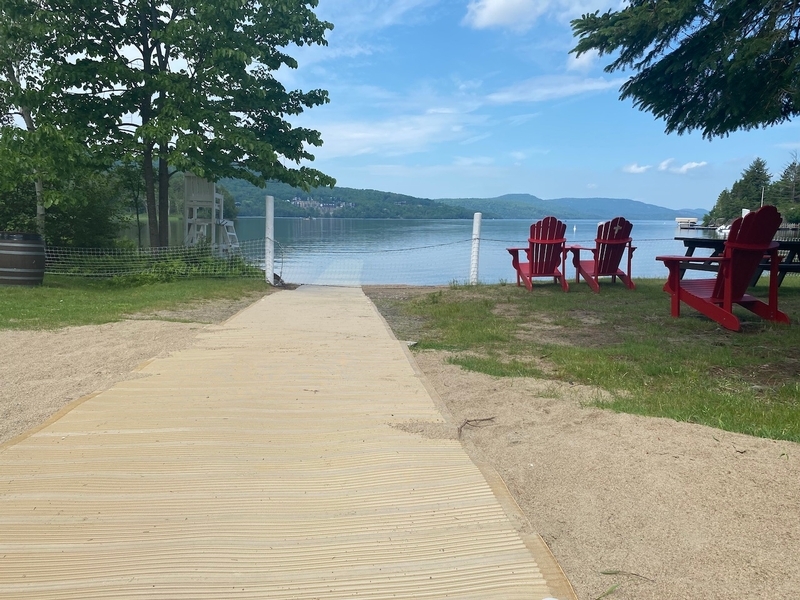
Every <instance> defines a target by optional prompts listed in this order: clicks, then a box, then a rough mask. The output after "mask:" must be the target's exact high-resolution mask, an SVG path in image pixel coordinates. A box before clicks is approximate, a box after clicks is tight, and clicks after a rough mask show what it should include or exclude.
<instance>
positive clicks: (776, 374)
mask: <svg viewBox="0 0 800 600" xmlns="http://www.w3.org/2000/svg"><path fill="white" fill-rule="evenodd" d="M636 284H637V289H636V290H633V291H631V290H628V289H626V288H624V287H623V286H622V285H621V284H610V283H609V284H606V285H603V286H602V287H601V292H600V293H599V294H594V293H592V292H591V291H590V290H589V288H588V286H586V285H585V284H582V285H573V286H571V288H570V292H569V293H566V294H565V293H564V292H562V291H561V288H560V287H559V286H556V285H554V284H551V283H547V284H543V285H537V286H536V287H535V288H534V291H533V293H531V292H528V291H527V290H525V289H524V288H518V287H516V286H514V285H492V286H451V287H450V288H449V289H442V290H438V291H435V292H430V293H427V294H424V295H416V296H412V295H409V296H408V297H405V298H396V299H391V300H376V303H378V305H379V308H380V309H381V311H382V312H383V313H384V315H385V316H386V317H387V320H388V321H389V322H390V324H392V323H394V324H395V325H394V326H395V327H397V329H396V334H397V336H398V338H400V339H414V340H416V341H417V342H418V344H417V346H416V348H418V349H420V350H424V349H441V350H449V351H452V352H453V353H454V354H453V358H452V359H451V360H452V362H453V363H455V364H458V365H460V366H462V367H463V368H465V369H470V370H474V371H479V372H482V373H486V374H489V375H494V376H499V377H549V378H555V379H559V380H563V381H572V382H576V383H582V384H588V385H594V386H598V387H600V388H602V389H604V390H607V391H608V392H609V393H610V396H611V398H612V399H611V400H610V401H606V402H603V404H602V406H604V407H605V408H609V409H612V410H618V411H622V412H630V413H636V414H642V415H652V416H661V417H669V418H672V419H676V420H680V421H690V422H695V423H703V424H706V425H710V426H713V427H718V428H721V429H726V430H729V431H738V432H742V433H748V434H752V435H757V436H762V437H769V438H776V439H788V440H794V441H800V321H798V320H800V278H797V277H787V278H786V280H785V281H784V284H783V286H782V287H781V289H780V305H781V309H782V310H784V311H785V312H787V313H788V314H789V316H790V318H792V319H794V320H795V322H796V324H793V325H789V326H786V325H778V324H773V323H768V322H764V321H762V320H761V319H759V318H758V317H756V316H754V315H750V313H748V311H746V310H744V309H740V308H737V309H736V312H737V314H739V315H740V316H741V317H742V318H743V328H742V331H741V332H739V333H734V332H730V331H727V330H725V329H722V328H721V327H719V326H718V325H717V324H716V323H714V322H713V321H711V320H709V319H707V318H706V317H704V316H702V315H700V314H699V313H697V312H696V311H694V310H692V309H690V308H688V307H686V306H685V305H684V307H683V308H682V316H681V318H679V319H673V318H672V317H670V314H669V296H667V295H666V294H665V293H664V292H663V291H662V290H661V287H662V285H663V280H637V281H636ZM755 294H756V295H760V296H762V297H764V296H766V285H764V284H761V285H759V287H757V288H756V290H755Z"/></svg>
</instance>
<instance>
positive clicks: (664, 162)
mask: <svg viewBox="0 0 800 600" xmlns="http://www.w3.org/2000/svg"><path fill="white" fill-rule="evenodd" d="M674 160H675V159H674V158H668V159H667V160H662V161H661V162H660V163H658V170H659V171H666V170H667V169H669V166H670V165H671V164H672V161H674Z"/></svg>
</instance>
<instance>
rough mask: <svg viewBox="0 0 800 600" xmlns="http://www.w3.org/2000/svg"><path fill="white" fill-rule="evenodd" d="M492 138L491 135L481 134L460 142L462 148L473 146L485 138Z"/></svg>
mask: <svg viewBox="0 0 800 600" xmlns="http://www.w3.org/2000/svg"><path fill="white" fill-rule="evenodd" d="M490 137H492V134H491V133H481V134H479V135H474V136H472V137H471V138H467V139H466V140H463V141H462V142H461V145H462V146H469V145H470V144H475V143H477V142H480V141H483V140H485V139H486V138H490Z"/></svg>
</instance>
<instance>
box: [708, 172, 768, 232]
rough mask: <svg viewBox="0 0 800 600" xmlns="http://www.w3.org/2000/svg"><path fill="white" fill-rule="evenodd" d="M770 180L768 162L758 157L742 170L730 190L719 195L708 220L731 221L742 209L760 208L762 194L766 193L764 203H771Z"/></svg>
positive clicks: (739, 214)
mask: <svg viewBox="0 0 800 600" xmlns="http://www.w3.org/2000/svg"><path fill="white" fill-rule="evenodd" d="M770 180H771V176H770V173H769V171H768V170H767V163H766V162H764V161H763V160H762V159H760V158H756V159H755V160H754V161H753V162H752V163H750V166H748V167H747V168H746V169H745V170H744V171H742V176H741V178H740V179H738V180H737V181H736V182H734V184H733V185H732V186H731V189H730V191H728V190H724V191H723V192H722V193H721V194H720V195H719V197H718V198H717V203H716V204H715V205H714V208H712V209H711V212H710V213H709V214H708V217H707V218H706V222H715V221H716V220H722V221H730V220H732V219H735V218H736V217H739V216H741V214H742V209H747V210H758V208H759V207H760V206H761V201H762V194H764V203H765V204H768V203H770V202H771V198H770V197H769V196H767V190H769V189H770Z"/></svg>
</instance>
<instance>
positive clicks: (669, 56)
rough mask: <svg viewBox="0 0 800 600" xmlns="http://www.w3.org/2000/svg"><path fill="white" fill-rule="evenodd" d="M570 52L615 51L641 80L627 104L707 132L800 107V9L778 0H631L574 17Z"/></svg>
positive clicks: (786, 115) (612, 67) (675, 126)
mask: <svg viewBox="0 0 800 600" xmlns="http://www.w3.org/2000/svg"><path fill="white" fill-rule="evenodd" d="M572 28H573V32H574V34H575V35H576V36H577V37H578V38H579V40H578V43H577V45H576V46H575V48H574V49H573V50H572V52H574V53H575V54H577V55H578V56H580V55H581V54H583V53H584V52H589V51H591V50H596V51H598V52H599V53H600V54H601V55H604V54H616V58H615V59H614V60H613V61H612V62H611V63H610V64H609V65H608V66H607V67H606V71H607V72H613V71H618V70H624V69H630V70H633V71H635V75H633V76H632V77H630V78H629V79H628V80H627V81H626V82H625V83H624V84H623V86H622V88H621V98H622V99H625V98H630V99H631V100H633V104H634V106H636V107H637V108H639V109H641V110H645V111H648V112H651V113H652V114H653V115H655V116H656V117H658V118H662V119H664V120H665V121H666V130H667V132H673V131H676V132H678V133H683V132H686V131H692V130H700V131H702V132H703V136H704V137H707V138H711V137H714V136H722V135H727V134H728V133H730V132H732V131H736V130H739V129H752V128H755V127H759V126H767V125H773V124H776V123H780V122H783V121H786V120H788V119H790V118H791V117H793V116H795V115H797V114H798V111H800V104H798V102H799V100H798V95H799V94H800V68H798V66H799V64H800V4H798V3H797V2H779V1H776V0H630V1H629V2H628V3H627V5H626V6H625V7H624V8H623V9H621V10H618V11H608V12H606V13H604V14H602V15H601V14H599V11H597V12H594V13H592V14H585V15H583V16H582V17H581V18H579V19H576V20H574V21H572Z"/></svg>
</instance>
